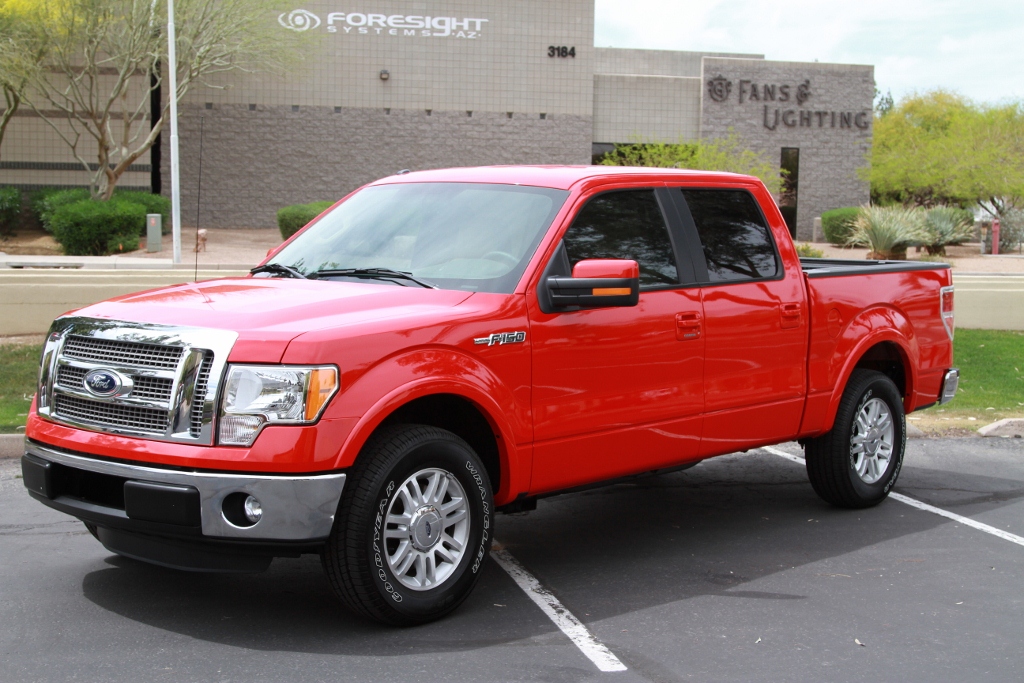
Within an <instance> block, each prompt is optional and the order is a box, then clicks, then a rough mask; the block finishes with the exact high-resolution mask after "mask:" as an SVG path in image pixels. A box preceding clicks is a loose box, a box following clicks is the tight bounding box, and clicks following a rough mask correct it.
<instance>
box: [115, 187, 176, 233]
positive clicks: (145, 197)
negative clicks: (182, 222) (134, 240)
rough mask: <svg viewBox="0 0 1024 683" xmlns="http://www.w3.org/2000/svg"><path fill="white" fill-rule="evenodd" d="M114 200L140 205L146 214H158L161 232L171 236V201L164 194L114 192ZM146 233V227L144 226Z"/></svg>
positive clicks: (132, 191) (129, 191)
mask: <svg viewBox="0 0 1024 683" xmlns="http://www.w3.org/2000/svg"><path fill="white" fill-rule="evenodd" d="M114 199H123V200H125V201H129V202H132V203H133V204H139V205H141V206H142V208H144V209H145V210H146V213H158V214H160V216H161V219H160V232H161V233H162V234H164V235H170V234H171V199H170V197H165V196H163V195H162V194H150V193H149V192H139V191H137V190H114ZM142 229H143V232H145V229H146V228H145V225H143V228H142Z"/></svg>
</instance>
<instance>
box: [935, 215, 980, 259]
mask: <svg viewBox="0 0 1024 683" xmlns="http://www.w3.org/2000/svg"><path fill="white" fill-rule="evenodd" d="M924 229H925V232H927V233H928V237H927V239H926V240H925V243H924V247H925V249H927V250H928V253H929V254H931V255H932V256H935V255H941V256H945V255H946V246H947V245H951V244H963V243H964V242H966V241H967V240H969V239H971V237H973V236H974V222H973V221H972V220H971V219H970V218H969V217H968V216H967V214H966V212H965V211H963V210H962V209H953V208H950V207H948V206H940V207H937V208H934V209H932V210H930V211H929V212H928V213H927V214H925V217H924Z"/></svg>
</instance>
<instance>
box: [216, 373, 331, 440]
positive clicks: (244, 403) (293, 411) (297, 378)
mask: <svg viewBox="0 0 1024 683" xmlns="http://www.w3.org/2000/svg"><path fill="white" fill-rule="evenodd" d="M337 391H338V369H337V368H335V367H332V366H324V367H296V366H288V365H229V366H228V377H227V381H226V382H225V383H224V394H223V398H222V399H221V409H220V439H219V442H220V443H222V444H224V445H228V446H249V445H251V444H252V442H253V441H254V440H255V439H256V435H257V434H259V433H260V430H261V429H262V428H263V425H265V424H275V423H276V424H310V423H311V422H316V420H317V418H319V417H320V413H322V412H323V409H324V407H325V406H326V405H327V402H328V401H329V400H331V397H332V396H334V394H335V393H336V392H337Z"/></svg>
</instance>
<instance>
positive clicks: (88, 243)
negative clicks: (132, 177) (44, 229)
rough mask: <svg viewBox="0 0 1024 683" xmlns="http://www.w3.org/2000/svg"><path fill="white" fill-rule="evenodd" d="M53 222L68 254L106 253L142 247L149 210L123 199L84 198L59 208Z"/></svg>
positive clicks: (51, 224)
mask: <svg viewBox="0 0 1024 683" xmlns="http://www.w3.org/2000/svg"><path fill="white" fill-rule="evenodd" d="M49 221H50V227H51V229H52V232H53V238H54V239H55V240H57V242H59V243H60V245H61V247H63V249H64V253H65V254H72V255H75V256H82V255H87V256H103V255H105V254H112V253H118V252H125V251H134V250H136V249H138V248H139V234H140V233H141V232H142V230H143V229H144V227H145V224H146V209H144V208H143V207H142V205H140V204H135V203H133V202H129V201H125V200H123V199H119V198H114V199H110V200H108V201H98V200H95V199H83V200H80V201H77V202H74V203H71V204H64V205H62V206H60V207H58V208H57V209H56V210H55V211H54V212H53V214H52V215H51V216H50V217H49Z"/></svg>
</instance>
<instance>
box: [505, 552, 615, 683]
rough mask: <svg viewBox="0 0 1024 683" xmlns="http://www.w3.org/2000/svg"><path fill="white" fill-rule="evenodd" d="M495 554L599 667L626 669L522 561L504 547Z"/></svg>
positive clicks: (544, 610)
mask: <svg viewBox="0 0 1024 683" xmlns="http://www.w3.org/2000/svg"><path fill="white" fill-rule="evenodd" d="M491 557H493V558H494V560H495V561H496V562H497V563H498V565H499V566H500V567H501V568H502V569H504V570H505V571H506V572H508V575H509V576H511V577H512V580H513V581H515V582H516V584H517V585H518V586H519V587H520V588H522V589H523V592H524V593H526V595H527V596H529V598H530V599H531V600H533V602H534V603H535V604H536V605H537V607H540V609H541V611H542V612H544V614H546V615H547V616H548V619H550V620H551V621H553V622H554V623H555V626H557V627H558V628H559V629H561V631H562V633H564V634H565V635H567V636H569V640H571V641H572V642H573V643H575V645H576V647H578V648H579V649H580V651H581V652H582V653H583V654H584V655H586V656H587V658H588V659H589V660H590V661H592V662H593V663H594V664H596V665H597V668H598V669H600V670H601V671H625V670H626V665H625V664H623V663H622V662H620V661H619V658H618V657H616V656H615V655H614V654H612V651H611V650H609V649H608V648H607V647H605V646H604V643H602V642H600V641H599V640H598V639H597V638H595V637H594V634H593V633H591V632H590V631H589V630H588V629H587V627H586V626H584V625H583V623H582V622H581V621H580V620H579V619H577V618H576V617H575V616H573V614H572V612H570V611H569V610H567V609H566V608H565V605H563V604H562V603H561V602H559V600H558V598H556V597H555V596H554V595H552V594H551V591H549V590H548V589H547V588H545V587H544V586H542V585H541V583H540V581H538V580H537V577H535V576H534V575H533V574H531V573H530V572H528V571H527V570H526V567H524V566H523V565H521V564H519V560H517V559H516V558H514V557H512V555H511V554H510V553H509V552H508V551H507V550H505V549H504V548H499V547H497V546H495V547H494V548H493V549H492V550H491Z"/></svg>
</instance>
